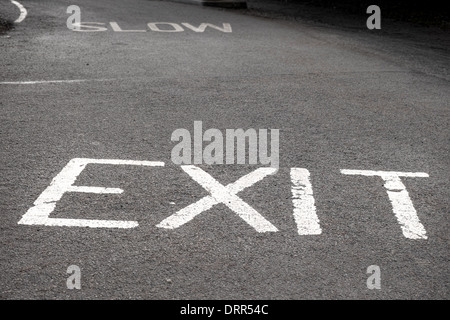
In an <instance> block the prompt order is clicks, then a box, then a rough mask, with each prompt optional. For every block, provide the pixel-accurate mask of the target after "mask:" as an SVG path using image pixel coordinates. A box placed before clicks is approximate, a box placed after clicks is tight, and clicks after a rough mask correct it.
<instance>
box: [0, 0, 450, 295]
mask: <svg viewBox="0 0 450 320" xmlns="http://www.w3.org/2000/svg"><path fill="white" fill-rule="evenodd" d="M19 2H20V4H22V5H23V7H24V8H25V9H26V11H27V14H26V16H25V15H23V17H24V19H23V20H22V21H21V22H20V23H16V24H15V26H14V28H13V29H12V30H10V31H5V32H3V33H2V34H0V59H1V65H0V116H1V120H0V121H1V126H0V135H1V142H0V143H1V167H0V169H1V181H0V213H1V214H0V230H1V232H0V245H1V247H0V248H1V249H0V250H1V251H0V252H1V254H0V271H1V272H0V298H2V299H286V300H292V299H294V300H297V299H299V300H300V299H448V298H449V229H448V227H449V225H448V212H449V196H450V195H449V176H450V175H449V164H450V161H449V159H450V156H449V130H448V129H449V119H450V118H449V100H450V90H449V80H450V75H449V69H448V67H449V61H450V60H449V57H450V56H449V51H448V46H447V45H448V42H447V43H445V42H441V41H439V42H436V41H433V35H432V34H430V35H428V36H429V38H428V40H427V38H426V37H427V36H424V37H425V41H422V42H417V41H416V40H415V39H416V38H414V37H413V36H411V37H408V36H405V35H404V34H400V33H398V34H396V33H395V32H391V34H389V28H388V26H387V25H386V24H384V25H383V24H382V29H381V30H378V33H377V30H368V29H367V28H366V25H365V19H366V18H367V17H368V15H367V14H366V13H365V12H363V13H362V19H363V20H362V23H361V25H360V27H353V28H349V27H345V28H344V27H343V28H340V27H339V25H336V24H334V25H333V26H326V25H324V24H315V23H313V22H311V21H309V22H305V21H303V20H302V19H282V18H279V17H270V16H262V15H252V14H251V13H249V12H248V11H245V10H229V9H226V10H224V9H218V8H207V7H201V6H196V5H188V4H182V3H174V2H161V1H146V0H129V1H119V0H109V1H106V0H96V1H87V0H77V1H72V0H70V1H69V0H58V1H57V0H42V1H36V0H21V1H19ZM2 5H4V6H5V7H6V6H10V8H9V9H10V12H11V14H12V15H13V16H14V18H13V20H15V19H17V18H18V17H19V15H20V11H19V8H18V7H17V6H16V5H15V4H12V3H10V2H9V1H4V2H2ZM69 5H78V6H79V7H80V9H81V21H82V24H81V30H71V29H69V28H68V27H67V24H66V22H67V20H68V18H69V17H70V16H71V13H67V11H66V10H67V7H68V6H69ZM73 21H75V20H73ZM85 22H90V23H85ZM383 22H384V21H383V20H382V23H383ZM149 23H150V25H148V24H149ZM202 23H203V24H204V25H203V26H202ZM206 23H209V24H210V25H205V24H206ZM411 30H412V31H410V32H411V34H412V35H414V29H411ZM424 43H425V45H424ZM194 121H202V125H203V131H206V130H207V129H210V128H215V129H218V130H220V132H222V133H223V134H224V135H225V132H226V129H238V128H243V129H244V130H247V129H251V128H252V129H255V130H259V129H278V130H279V169H278V170H275V169H274V170H273V171H274V172H272V171H270V170H271V169H269V168H268V167H267V166H265V165H263V164H261V163H258V164H248V163H247V164H212V165H207V164H204V163H203V164H194V163H193V164H192V166H180V165H178V164H175V163H173V161H172V158H171V152H172V149H173V148H174V146H175V145H176V144H177V142H174V141H171V135H172V133H173V132H174V131H175V130H177V129H183V128H184V129H186V130H188V131H189V132H190V133H191V134H192V137H193V136H194ZM206 145H207V143H206V142H204V144H203V146H206ZM83 158H86V159H91V160H72V159H83ZM92 159H94V160H92ZM111 160H114V161H111ZM123 160H129V161H123ZM83 161H84V162H83ZM258 168H266V169H262V170H259V171H258V170H257V169H258ZM293 168H294V169H293ZM295 168H297V169H295ZM77 170H78V171H77ZM264 170H266V171H264ZM346 170H347V171H346ZM348 170H358V171H348ZM269 171H270V174H267V175H266V176H264V177H259V178H258V179H259V180H258V179H257V181H256V180H255V181H252V182H249V183H247V182H248V181H247V182H246V181H244V180H245V179H246V178H242V177H244V176H246V175H248V174H251V173H254V172H257V173H258V172H259V173H261V172H265V173H267V172H269ZM393 172H394V173H393ZM398 172H400V173H398ZM246 183H247V185H246V186H242V185H243V184H244V185H245V184H246ZM239 184H240V185H241V186H240V187H239V186H237V185H239ZM82 187H86V188H82ZM91 187H98V188H91ZM71 188H72V189H71ZM239 188H240V189H239ZM208 201H209V202H208ZM206 202H208V203H209V206H208V205H205V203H206ZM202 205H203V207H202ZM186 208H187V209H186ZM180 212H181V213H180ZM193 212H195V214H193ZM183 214H185V215H184V216H183ZM188 214H192V216H190V217H187V215H188ZM118 221H119V222H120V223H122V224H120V223H117V222H118ZM177 223H178V225H177ZM69 266H78V267H79V270H80V273H81V278H80V281H79V282H77V281H78V280H77V279H78V278H76V276H77V275H78V273H77V272H76V270H75V269H72V270H75V271H73V272H72V271H70V270H69V271H70V273H68V272H67V271H68V268H69ZM370 266H378V267H379V269H377V268H376V267H372V269H371V268H369V267H370ZM368 268H369V272H368ZM377 270H379V273H378V272H377ZM69 277H70V279H69ZM74 277H75V278H74ZM378 279H379V280H380V282H379V283H378V282H377V281H378ZM68 280H70V281H68ZM71 281H72V282H71ZM68 282H69V287H70V283H71V284H72V285H74V286H76V285H77V283H79V284H80V285H81V289H77V288H76V287H75V288H73V289H69V288H68ZM378 284H379V286H378ZM377 286H378V288H377Z"/></svg>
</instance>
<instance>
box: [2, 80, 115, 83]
mask: <svg viewBox="0 0 450 320" xmlns="http://www.w3.org/2000/svg"><path fill="white" fill-rule="evenodd" d="M113 80H117V79H74V80H38V81H3V82H0V84H47V83H77V82H86V81H113Z"/></svg>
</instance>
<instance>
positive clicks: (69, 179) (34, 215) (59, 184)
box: [18, 158, 164, 228]
mask: <svg viewBox="0 0 450 320" xmlns="http://www.w3.org/2000/svg"><path fill="white" fill-rule="evenodd" d="M90 163H91V164H111V165H135V166H151V167H155V166H156V167H157V166H164V162H159V161H134V160H116V159H87V158H75V159H72V160H70V161H69V163H68V164H67V165H66V166H65V167H64V168H63V169H62V170H61V171H60V173H59V174H58V175H57V176H56V177H55V178H54V179H53V180H52V182H51V183H50V185H49V186H48V187H47V188H46V189H45V190H44V191H43V192H42V193H41V194H40V196H39V197H38V198H37V199H36V201H35V202H34V203H33V204H34V206H33V207H31V208H30V209H29V210H28V211H27V212H26V213H25V214H24V215H23V216H22V219H21V220H20V221H19V222H18V224H25V225H45V226H66V227H91V228H134V227H137V226H138V223H137V221H120V220H88V219H59V218H58V219H57V218H49V216H50V213H52V212H53V210H55V208H56V203H57V202H58V201H59V200H61V198H62V196H63V195H64V193H66V192H91V193H101V194H108V193H113V194H118V193H122V192H123V190H122V189H119V188H101V187H88V186H74V185H73V184H74V183H75V181H76V179H77V177H78V176H79V175H80V173H81V172H82V171H83V170H84V169H85V167H86V165H87V164H90Z"/></svg>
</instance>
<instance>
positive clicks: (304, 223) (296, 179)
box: [291, 168, 322, 235]
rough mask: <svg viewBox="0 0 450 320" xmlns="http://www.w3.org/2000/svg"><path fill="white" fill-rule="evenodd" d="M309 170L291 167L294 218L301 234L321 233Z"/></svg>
mask: <svg viewBox="0 0 450 320" xmlns="http://www.w3.org/2000/svg"><path fill="white" fill-rule="evenodd" d="M309 176H310V174H309V171H308V170H306V169H303V168H291V182H292V202H293V204H294V220H295V223H296V224H297V230H298V234H299V235H310V234H321V233H322V229H321V228H320V224H319V218H318V217H317V214H316V205H315V200H314V196H313V190H312V185H311V182H310V178H309Z"/></svg>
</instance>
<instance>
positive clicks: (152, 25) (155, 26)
mask: <svg viewBox="0 0 450 320" xmlns="http://www.w3.org/2000/svg"><path fill="white" fill-rule="evenodd" d="M158 24H166V25H169V26H171V27H172V28H173V29H160V28H159V27H158ZM147 26H148V27H149V28H150V30H152V31H158V32H182V31H184V29H183V28H182V27H181V26H180V25H178V24H176V23H171V22H150V23H148V24H147Z"/></svg>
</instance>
